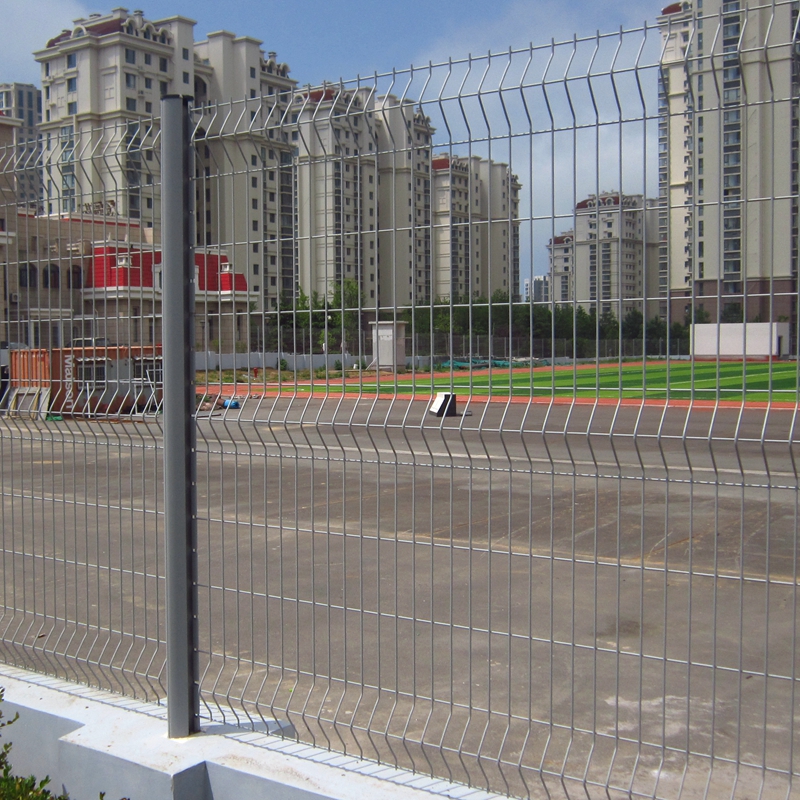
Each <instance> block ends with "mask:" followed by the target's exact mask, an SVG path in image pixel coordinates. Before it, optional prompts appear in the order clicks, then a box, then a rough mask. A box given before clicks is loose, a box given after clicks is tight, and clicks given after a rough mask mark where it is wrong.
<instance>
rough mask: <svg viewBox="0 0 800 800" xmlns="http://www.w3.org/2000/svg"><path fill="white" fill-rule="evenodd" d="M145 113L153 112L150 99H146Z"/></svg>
mask: <svg viewBox="0 0 800 800" xmlns="http://www.w3.org/2000/svg"><path fill="white" fill-rule="evenodd" d="M144 113H145V114H152V113H153V104H152V103H151V102H150V101H145V104H144Z"/></svg>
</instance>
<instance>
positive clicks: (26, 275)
mask: <svg viewBox="0 0 800 800" xmlns="http://www.w3.org/2000/svg"><path fill="white" fill-rule="evenodd" d="M38 285H39V273H38V272H37V270H36V267H34V266H33V264H20V267H19V286H20V289H35V288H36V287H37V286H38Z"/></svg>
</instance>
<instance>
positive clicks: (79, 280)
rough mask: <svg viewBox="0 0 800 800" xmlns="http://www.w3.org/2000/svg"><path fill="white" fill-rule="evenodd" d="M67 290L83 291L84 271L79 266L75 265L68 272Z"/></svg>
mask: <svg viewBox="0 0 800 800" xmlns="http://www.w3.org/2000/svg"><path fill="white" fill-rule="evenodd" d="M67 288H68V289H83V270H82V269H81V268H80V267H79V266H78V265H77V264H73V265H72V266H71V267H70V268H69V272H67Z"/></svg>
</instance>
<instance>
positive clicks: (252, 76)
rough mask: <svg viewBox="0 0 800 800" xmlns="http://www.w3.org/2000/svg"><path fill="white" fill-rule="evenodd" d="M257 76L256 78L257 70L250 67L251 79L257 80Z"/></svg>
mask: <svg viewBox="0 0 800 800" xmlns="http://www.w3.org/2000/svg"><path fill="white" fill-rule="evenodd" d="M255 76H256V68H255V67H250V77H251V78H255Z"/></svg>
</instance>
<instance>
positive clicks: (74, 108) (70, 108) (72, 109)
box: [67, 103, 78, 115]
mask: <svg viewBox="0 0 800 800" xmlns="http://www.w3.org/2000/svg"><path fill="white" fill-rule="evenodd" d="M77 113H78V104H77V103H67V114H70V115H73V114H77Z"/></svg>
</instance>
